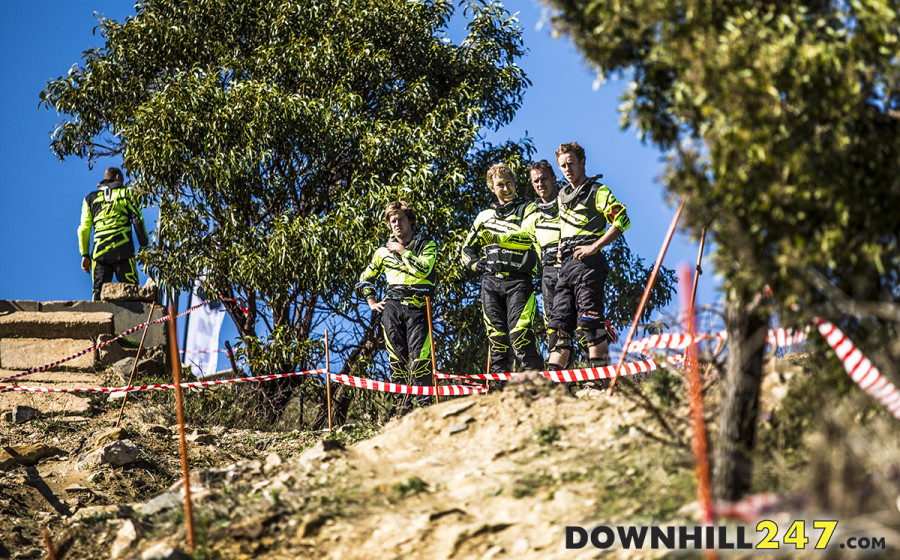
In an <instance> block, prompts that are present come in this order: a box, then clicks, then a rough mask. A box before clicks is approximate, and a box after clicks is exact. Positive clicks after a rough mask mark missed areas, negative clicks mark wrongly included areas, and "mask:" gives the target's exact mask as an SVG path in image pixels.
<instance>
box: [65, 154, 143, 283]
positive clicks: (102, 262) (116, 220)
mask: <svg viewBox="0 0 900 560" xmlns="http://www.w3.org/2000/svg"><path fill="white" fill-rule="evenodd" d="M132 227H133V228H134V232H135V234H136V235H137V238H138V243H139V244H140V246H141V247H146V246H147V243H148V239H147V229H146V228H145V227H144V216H143V213H142V212H141V207H140V205H139V204H138V202H137V200H136V198H135V196H134V193H133V192H132V191H131V189H130V188H128V187H126V186H125V185H124V184H123V176H122V171H121V170H119V168H117V167H110V168H108V169H107V170H106V172H105V173H104V174H103V180H102V181H101V182H100V184H98V185H97V190H96V191H94V192H92V193H91V194H89V195H87V196H86V197H84V202H83V203H82V205H81V224H80V225H79V226H78V246H79V249H80V250H81V268H82V270H84V271H85V272H87V273H88V274H91V275H92V278H93V285H94V289H93V299H94V301H98V300H99V299H100V288H101V287H102V286H103V284H104V283H105V282H111V281H112V279H113V275H115V277H116V280H118V281H119V282H125V283H128V284H137V283H138V273H137V266H136V263H135V258H134V241H133V240H132V237H131V229H132ZM91 229H93V230H94V247H93V250H91Z"/></svg>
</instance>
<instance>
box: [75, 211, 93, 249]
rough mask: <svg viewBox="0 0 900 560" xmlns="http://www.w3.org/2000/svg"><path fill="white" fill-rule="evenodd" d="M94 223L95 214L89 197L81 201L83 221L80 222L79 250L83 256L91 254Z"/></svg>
mask: <svg viewBox="0 0 900 560" xmlns="http://www.w3.org/2000/svg"><path fill="white" fill-rule="evenodd" d="M93 225H94V216H93V214H91V205H90V204H89V203H88V200H87V198H85V199H84V201H83V202H82V203H81V222H80V223H79V224H78V250H79V251H81V256H82V257H89V256H91V228H92V227H93Z"/></svg>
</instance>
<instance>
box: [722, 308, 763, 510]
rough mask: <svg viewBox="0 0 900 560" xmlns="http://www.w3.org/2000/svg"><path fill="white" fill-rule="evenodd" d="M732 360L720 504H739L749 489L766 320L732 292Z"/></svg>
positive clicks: (725, 391)
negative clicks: (738, 501) (721, 501)
mask: <svg viewBox="0 0 900 560" xmlns="http://www.w3.org/2000/svg"><path fill="white" fill-rule="evenodd" d="M725 329H726V332H727V333H728V356H727V363H726V366H725V380H724V381H725V382H724V386H723V388H722V410H721V413H720V416H719V441H718V445H717V446H716V452H715V460H714V462H713V465H714V471H713V472H714V476H713V492H714V494H715V497H716V499H717V500H726V501H735V500H738V499H740V498H741V497H742V496H743V495H744V494H746V492H747V491H748V490H749V489H750V482H751V475H752V472H753V457H752V452H753V445H754V442H755V440H756V419H757V415H758V412H759V389H760V384H761V382H762V366H763V352H764V351H765V344H766V332H767V330H768V321H767V320H766V317H765V315H764V314H762V313H761V312H760V310H759V300H758V299H757V300H755V301H752V302H749V303H748V302H745V301H741V298H740V297H739V296H737V295H736V294H734V293H731V294H729V297H728V301H727V302H726V304H725Z"/></svg>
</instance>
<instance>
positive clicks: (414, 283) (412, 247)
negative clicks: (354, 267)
mask: <svg viewBox="0 0 900 560" xmlns="http://www.w3.org/2000/svg"><path fill="white" fill-rule="evenodd" d="M391 240H392V241H396V239H395V238H394V237H393V236H392V237H391ZM436 260H437V244H436V243H435V242H434V241H433V240H430V239H425V237H424V236H423V235H422V234H419V235H416V236H415V237H413V239H412V240H411V241H410V242H409V244H408V245H406V251H404V252H403V254H402V255H400V254H397V253H392V252H390V251H388V250H387V247H379V248H378V249H377V250H376V251H375V253H374V254H373V255H372V260H371V262H369V266H367V267H366V269H365V270H363V272H362V274H360V276H359V283H358V284H357V285H356V291H357V293H359V294H360V295H361V296H362V297H363V298H365V299H367V300H368V299H370V298H371V299H378V297H377V293H378V291H377V289H376V287H375V283H374V282H375V280H376V279H377V278H378V277H379V276H381V274H382V273H384V276H385V279H386V280H387V291H386V293H385V299H394V300H400V301H405V302H407V303H412V304H414V305H416V306H421V305H424V304H425V299H424V298H425V296H429V297H433V296H434V285H435V276H436V274H435V270H434V263H435V261H436Z"/></svg>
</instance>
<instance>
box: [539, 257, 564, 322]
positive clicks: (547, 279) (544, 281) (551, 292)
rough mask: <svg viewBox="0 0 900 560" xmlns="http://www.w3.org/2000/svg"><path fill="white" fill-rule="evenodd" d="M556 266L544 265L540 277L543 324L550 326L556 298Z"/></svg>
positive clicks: (557, 276) (557, 272)
mask: <svg viewBox="0 0 900 560" xmlns="http://www.w3.org/2000/svg"><path fill="white" fill-rule="evenodd" d="M559 269H560V267H558V266H552V265H545V266H544V272H543V274H542V275H541V292H542V293H543V298H544V322H545V323H547V326H549V325H550V317H551V315H552V311H551V310H552V309H553V300H554V298H555V297H556V285H557V284H558V283H559Z"/></svg>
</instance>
